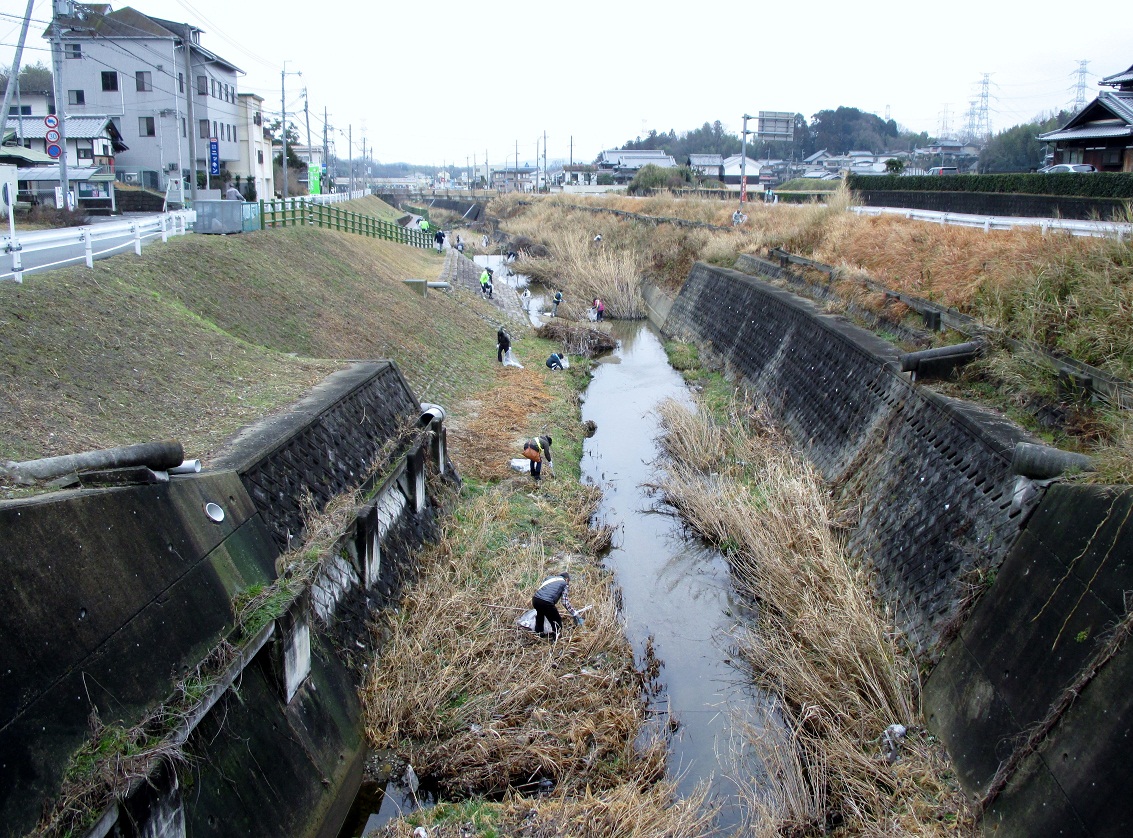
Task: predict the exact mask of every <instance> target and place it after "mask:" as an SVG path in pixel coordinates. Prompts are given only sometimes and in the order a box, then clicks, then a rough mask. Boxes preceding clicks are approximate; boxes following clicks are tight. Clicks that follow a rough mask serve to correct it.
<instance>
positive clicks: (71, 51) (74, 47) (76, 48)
mask: <svg viewBox="0 0 1133 838" xmlns="http://www.w3.org/2000/svg"><path fill="white" fill-rule="evenodd" d="M63 48H64V50H65V51H66V56H67V57H68V58H82V57H83V45H82V44H63Z"/></svg>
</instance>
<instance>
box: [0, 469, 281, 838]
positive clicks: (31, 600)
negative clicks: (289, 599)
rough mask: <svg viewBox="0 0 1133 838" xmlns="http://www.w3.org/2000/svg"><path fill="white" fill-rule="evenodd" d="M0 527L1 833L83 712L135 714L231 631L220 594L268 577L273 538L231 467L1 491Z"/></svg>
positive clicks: (76, 735) (32, 811)
mask: <svg viewBox="0 0 1133 838" xmlns="http://www.w3.org/2000/svg"><path fill="white" fill-rule="evenodd" d="M210 502H211V503H217V504H219V505H220V506H221V507H222V508H223V509H224V511H225V516H224V519H223V520H222V521H220V522H214V521H212V520H210V519H209V518H208V517H207V516H206V515H205V508H204V507H205V504H206V503H210ZM0 532H3V534H4V537H3V538H2V539H0V567H2V568H3V569H4V575H5V577H6V579H7V581H6V584H4V585H3V586H0V638H2V639H3V649H4V651H3V664H2V665H0V835H4V836H7V835H24V834H27V833H28V832H30V831H31V830H32V828H33V827H34V825H35V822H36V820H37V819H38V818H39V815H40V813H41V809H42V805H43V803H44V801H46V800H50V799H51V798H52V797H53V796H54V795H55V794H56V793H57V792H58V789H59V786H60V782H61V778H62V773H63V769H64V767H65V766H66V764H67V761H68V759H69V758H70V755H71V753H72V752H73V751H74V750H76V749H77V748H78V747H79V746H80V745H81V744H83V742H85V741H86V739H87V738H88V736H89V735H90V726H89V718H90V714H91V712H92V711H97V712H98V715H99V717H100V718H101V720H102V721H103V722H104V723H107V724H113V723H121V724H123V725H125V726H127V727H129V726H132V725H134V724H137V723H138V722H139V721H140V720H141V719H142V718H143V717H144V716H145V714H146V712H148V711H149V710H150V709H152V708H153V707H154V706H155V705H156V704H158V703H159V702H161V701H162V700H164V699H165V698H166V696H168V695H169V694H170V693H171V692H172V691H173V689H174V683H175V681H176V680H177V679H178V678H180V677H181V675H182V674H184V673H185V672H187V671H189V670H190V669H192V668H193V667H194V666H195V665H196V664H197V663H198V662H199V661H200V660H201V659H202V658H203V657H204V656H205V655H206V654H207V653H208V651H209V650H210V649H211V648H212V647H213V646H214V644H216V642H217V641H218V640H220V639H221V638H223V637H225V636H226V635H227V634H228V633H229V632H230V631H231V630H232V628H233V622H234V616H235V615H234V613H233V606H232V598H233V597H234V596H235V595H236V593H237V592H238V591H240V590H242V589H244V588H247V587H248V586H250V585H254V584H265V583H268V582H270V581H271V580H272V579H273V578H274V577H275V568H274V566H273V559H274V557H275V549H274V546H273V545H272V543H271V538H270V536H269V534H268V532H267V529H266V527H264V525H263V523H262V521H260V519H259V517H258V516H257V515H256V511H255V508H254V507H253V505H252V502H251V499H250V498H249V497H248V496H247V494H246V493H245V492H244V490H243V487H242V486H241V484H240V481H239V479H238V478H237V477H236V475H235V474H232V473H231V472H229V473H226V474H199V475H186V476H183V477H174V478H173V479H172V481H171V482H169V483H166V484H158V485H152V486H130V487H123V488H118V489H98V490H84V491H79V492H65V493H57V494H52V495H44V496H40V497H35V498H29V499H27V500H22V501H8V502H5V503H0Z"/></svg>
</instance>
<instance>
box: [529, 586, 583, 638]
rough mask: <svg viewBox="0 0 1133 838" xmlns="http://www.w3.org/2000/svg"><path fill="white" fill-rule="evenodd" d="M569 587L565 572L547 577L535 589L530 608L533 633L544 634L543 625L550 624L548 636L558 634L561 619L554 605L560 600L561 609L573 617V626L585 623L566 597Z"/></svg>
mask: <svg viewBox="0 0 1133 838" xmlns="http://www.w3.org/2000/svg"><path fill="white" fill-rule="evenodd" d="M569 587H570V574H569V573H567V572H566V571H565V570H564V571H563V572H562V573H557V574H555V575H554V576H548V577H547V578H546V579H544V580H543V581H542V582H541V583H540V584H539V587H538V588H536V589H535V596H533V597H531V607H532V608H534V609H535V633H536V634H544V631H543V627H544V624H545V623H550V626H549V628H550V632H547V633H548V634H551V635H555V634H558V633H559V632H560V631H561V630H562V627H563V618H562V617H561V616H559V609H557V608H555V603H557V602H559V601H560V600H562V603H563V608H565V609H566V610H567V611H569V612H570V615H571V616H572V617H574V624H575V625H576V626H580V625H582V624H583V622H585V621H584V620H583V619H582V615H581V614H579V613H578V612H577V611H575V610H574V606H572V605H571V604H570V598H569V597H568V596H567V590H568V588H569Z"/></svg>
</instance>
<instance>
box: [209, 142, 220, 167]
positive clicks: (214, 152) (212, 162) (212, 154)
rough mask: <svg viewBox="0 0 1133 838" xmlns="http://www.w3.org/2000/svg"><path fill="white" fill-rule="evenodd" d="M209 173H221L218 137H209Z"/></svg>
mask: <svg viewBox="0 0 1133 838" xmlns="http://www.w3.org/2000/svg"><path fill="white" fill-rule="evenodd" d="M209 174H210V175H219V174H220V142H219V141H218V140H217V138H216V137H210V138H209Z"/></svg>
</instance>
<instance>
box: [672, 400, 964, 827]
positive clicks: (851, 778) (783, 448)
mask: <svg viewBox="0 0 1133 838" xmlns="http://www.w3.org/2000/svg"><path fill="white" fill-rule="evenodd" d="M659 414H660V417H661V420H662V425H663V427H664V429H665V434H666V435H665V438H664V446H665V449H666V452H667V453H668V454H669V456H670V458H671V462H670V463H669V464H668V465H667V467H666V475H665V477H664V478H663V479H662V481H661V482H660V484H659V488H660V489H661V491H662V493H663V496H664V498H665V500H666V502H668V503H669V504H671V505H672V506H673V507H674V508H676V509H677V510H678V511H679V513H680V514H681V516H682V517H683V518H685V520H687V521H689V522H690V523H691V525H692V526H693V527H694V528H695V529H696V530H697V531H698V532H700V533H701V534H702V535H704V536H705V537H706V538H708V539H709V540H710V541H712V542H713V543H716V544H720V545H723V546H724V547H725V549H726V551H727V555H728V559H729V562H730V564H731V567H732V571H733V578H734V580H735V583H736V584H737V587H738V588H739V589H740V590H741V591H742V592H743V593H745V594H746V595H747V596H748V597H750V598H751V599H752V600H754V601H756V602H758V604H759V615H760V616H759V622H758V626H757V627H752V628H750V629H748V630H746V631H745V632H744V633H743V634H742V635H741V636H740V638H739V647H740V652H741V655H742V657H743V659H744V660H745V661H746V663H747V665H748V667H749V668H750V671H751V673H752V676H753V678H754V679H755V681H756V683H757V684H759V686H761V687H762V688H764V689H766V690H768V691H769V692H771V693H772V694H773V695H775V696H777V697H778V700H779V703H780V708H781V710H782V713H783V715H784V718H785V719H786V723H787V728H788V731H789V733H790V736H789V740H788V741H782V740H781V739H777V738H776V737H766V738H763V739H762V740H761V741H757V742H755V743H754V745H755V746H756V747H757V749H758V748H759V747H760V746H761V745H762V746H763V748H764V750H765V751H766V750H767V749H768V748H769V749H770V750H771V752H772V753H770V754H768V756H767V757H765V762H769V763H770V764H771V765H772V766H774V768H775V769H776V770H778V771H782V772H789V771H790V770H791V769H792V767H794V768H795V770H794V773H793V774H788V775H787V776H788V779H787V780H786V781H785V782H783V783H781V784H779V785H778V786H777V788H776V789H773V790H772V791H771V793H770V796H769V797H763V798H760V799H757V800H756V801H755V803H756V804H758V803H760V801H762V805H763V806H764V807H765V810H766V811H767V812H768V813H769V816H771V817H772V818H773V819H774V820H775V822H776V823H778V824H779V826H780V828H782V829H790V828H813V827H814V826H815V825H823V824H830V823H840V824H842V828H843V829H844V830H845V831H846V833H847V834H855V835H856V834H944V833H945V832H954V831H955V827H956V825H957V823H963V824H967V825H968V826H965V827H964V828H965V829H968V828H969V827H970V820H969V819H968V815H967V814H966V810H965V807H964V804H963V799H962V797H961V795H960V794H959V793H958V792H957V791H956V790H955V789H953V788H951V787H950V786H949V785H948V784H947V783H945V782H943V781H942V780H941V779H940V777H941V776H942V772H941V771H940V765H939V764H938V760H939V759H941V757H940V756H939V754H938V751H937V749H936V748H935V747H933V746H931V744H930V743H929V742H928V740H926V739H925V738H924V737H923V736H922V735H921V733H920V719H919V716H918V710H917V694H918V681H917V672H916V669H915V666H914V665H913V663H912V662H911V660H909V659H908V658H907V657H905V656H904V655H903V654H902V653H901V651H900V649H899V646H898V643H897V638H896V637H895V636H894V634H893V629H892V627H891V625H890V623H889V621H888V620H886V619H884V618H883V616H882V615H881V614H879V612H878V610H877V607H876V606H875V604H874V602H873V601H872V598H871V596H870V594H869V585H868V580H867V579H866V576H865V573H864V572H863V571H862V569H861V568H859V567H857V566H855V565H854V564H853V563H852V562H851V561H850V560H849V558H848V557H847V556H846V555H845V552H844V549H843V544H842V539H841V537H840V536H839V534H838V530H837V528H836V525H835V518H836V515H835V510H834V509H833V508H832V505H831V503H830V500H829V494H828V492H827V490H826V487H825V486H824V485H823V483H822V481H821V479H820V477H819V476H818V474H817V472H816V471H815V470H814V469H813V468H812V467H810V466H808V465H806V464H805V463H803V462H802V461H801V460H798V459H796V458H794V457H793V456H792V455H791V453H790V452H791V446H790V445H789V443H788V441H787V440H786V439H785V438H784V437H783V436H782V434H781V433H780V432H779V431H777V430H776V429H775V427H774V426H773V425H772V424H771V423H770V422H769V421H768V420H767V417H766V416H765V415H764V414H762V412H758V411H756V412H753V411H752V410H751V409H750V408H748V407H746V406H743V405H734V406H733V408H732V415H731V417H730V422H729V423H728V425H727V427H726V428H723V427H717V426H713V424H712V422H711V420H710V419H709V418H708V417H706V416H705V415H704V412H703V411H702V412H701V413H699V414H693V413H691V412H690V411H688V410H687V409H686V408H684V407H682V406H681V405H679V404H677V403H675V402H670V403H668V404H666V405H664V406H663V407H662V408H661V409H660V411H659ZM753 417H754V418H753ZM721 451H725V452H728V454H727V459H726V461H725V462H723V463H721V462H720V460H719V456H718V453H719V452H721ZM891 724H903V725H905V726H906V727H908V728H909V729H910V730H911V731H912V734H911V736H910V737H909V738H908V740H906V746H905V747H904V748H903V750H902V752H901V758H900V760H899V761H897V762H896V763H893V764H890V763H889V762H887V761H886V759H885V758H883V757H882V755H881V753H882V747H881V743H880V740H881V737H882V734H883V732H884V731H885V729H886V728H887V727H888V726H889V725H891ZM783 747H793V748H794V749H795V750H796V752H797V755H798V756H797V758H796V757H795V756H793V755H792V756H790V757H784V756H783V755H782V754H778V755H776V754H775V753H774V752H775V751H776V750H777V749H780V748H783ZM798 769H801V771H800V770H798ZM807 825H810V827H807Z"/></svg>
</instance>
